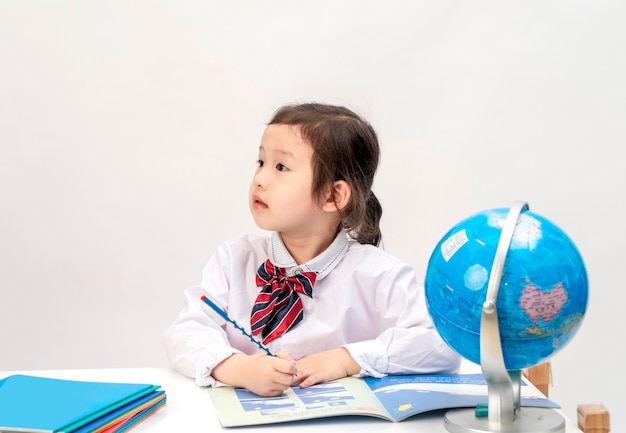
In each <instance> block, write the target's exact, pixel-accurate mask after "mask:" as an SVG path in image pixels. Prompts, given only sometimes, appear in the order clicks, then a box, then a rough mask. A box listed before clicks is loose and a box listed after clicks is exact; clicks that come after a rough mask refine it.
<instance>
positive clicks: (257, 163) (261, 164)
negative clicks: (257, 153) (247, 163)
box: [256, 159, 263, 167]
mask: <svg viewBox="0 0 626 433" xmlns="http://www.w3.org/2000/svg"><path fill="white" fill-rule="evenodd" d="M256 165H258V166H259V167H263V161H261V160H260V159H259V160H258V161H257V162H256Z"/></svg>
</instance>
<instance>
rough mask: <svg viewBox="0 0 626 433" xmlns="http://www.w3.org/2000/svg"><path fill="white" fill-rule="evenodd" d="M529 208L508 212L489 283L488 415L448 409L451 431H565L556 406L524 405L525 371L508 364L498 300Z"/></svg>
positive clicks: (519, 205) (483, 328) (485, 341)
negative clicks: (513, 245) (523, 215)
mask: <svg viewBox="0 0 626 433" xmlns="http://www.w3.org/2000/svg"><path fill="white" fill-rule="evenodd" d="M527 209H528V204H527V203H525V202H516V203H515V204H514V205H513V206H512V207H511V209H510V210H509V213H508V214H507V217H506V220H505V222H504V226H503V227H502V232H501V234H500V239H499V241H498V247H497V250H496V256H495V258H494V261H493V266H492V268H491V274H490V277H489V283H488V287H487V299H486V300H485V302H484V304H483V310H482V316H481V322H480V366H481V369H482V371H483V375H484V376H485V380H486V381H487V392H488V416H486V417H479V416H477V415H476V412H475V410H474V409H452V410H449V411H448V412H446V415H445V417H444V424H445V427H446V429H447V430H448V431H449V432H451V433H468V432H470V433H486V432H503V433H561V432H565V420H564V419H563V417H562V416H561V415H559V414H558V413H556V412H555V411H554V410H552V409H548V408H536V407H524V408H522V407H521V406H520V391H521V380H522V379H521V376H522V374H521V371H520V370H507V369H506V366H505V364H504V355H503V353H502V343H501V340H500V328H499V327H498V309H497V306H496V300H497V298H498V290H499V288H500V279H501V277H502V272H503V269H504V261H505V260H506V254H507V252H508V250H509V246H510V244H511V239H512V237H513V233H514V231H515V225H516V224H517V221H518V218H519V215H520V213H521V212H522V211H523V210H527Z"/></svg>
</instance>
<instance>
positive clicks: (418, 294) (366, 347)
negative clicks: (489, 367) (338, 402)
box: [344, 264, 461, 377]
mask: <svg viewBox="0 0 626 433" xmlns="http://www.w3.org/2000/svg"><path fill="white" fill-rule="evenodd" d="M375 296H376V305H377V309H378V313H379V316H380V318H381V328H380V334H379V335H378V336H377V337H376V338H375V339H372V340H366V341H361V342H355V343H351V344H346V345H344V347H345V348H346V349H347V350H348V351H349V352H350V354H351V355H352V357H353V359H354V360H355V361H356V362H357V363H358V364H359V366H360V367H361V371H360V373H359V376H372V377H382V376H385V375H388V374H429V373H455V372H457V371H458V369H459V367H460V364H461V358H460V356H459V355H458V354H457V353H456V352H454V351H453V350H452V349H451V348H450V347H449V346H448V345H447V344H446V343H445V342H444V341H443V339H442V338H441V337H440V336H439V334H438V332H437V330H436V329H435V327H434V325H433V323H432V320H431V319H430V315H429V314H428V310H427V306H426V300H425V297H424V290H423V288H422V287H420V286H419V285H418V284H417V280H416V276H415V272H414V270H413V268H412V267H410V266H409V265H405V264H400V265H398V266H396V267H395V268H394V269H393V270H392V271H390V272H387V273H386V274H385V276H384V278H382V279H381V280H380V282H379V283H378V287H377V288H376V292H375Z"/></svg>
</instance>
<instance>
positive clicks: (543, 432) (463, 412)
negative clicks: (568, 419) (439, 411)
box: [444, 407, 565, 433]
mask: <svg viewBox="0 0 626 433" xmlns="http://www.w3.org/2000/svg"><path fill="white" fill-rule="evenodd" d="M444 425H445V427H446V430H448V431H449V432H450V433H493V432H498V433H563V432H565V420H564V419H563V417H562V416H561V415H559V414H558V413H556V412H555V411H554V410H553V409H547V408H541V407H523V408H521V409H520V410H519V411H518V413H517V416H516V418H515V420H514V421H513V422H512V423H510V424H502V423H495V422H493V421H489V418H488V417H477V416H476V413H475V411H474V409H451V410H449V411H447V412H446V415H445V417H444Z"/></svg>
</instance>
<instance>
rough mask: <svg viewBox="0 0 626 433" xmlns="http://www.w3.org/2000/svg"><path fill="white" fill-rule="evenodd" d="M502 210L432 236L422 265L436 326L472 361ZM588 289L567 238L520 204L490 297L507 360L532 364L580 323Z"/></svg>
mask: <svg viewBox="0 0 626 433" xmlns="http://www.w3.org/2000/svg"><path fill="white" fill-rule="evenodd" d="M508 212H509V209H507V208H500V209H490V210H486V211H483V212H480V213H477V214H476V215H473V216H471V217H469V218H467V219H465V220H463V221H461V222H460V223H458V224H457V225H455V226H454V227H453V228H452V229H451V230H449V231H448V233H446V234H445V236H443V238H442V239H441V241H440V242H439V243H438V244H437V246H436V248H435V250H434V251H433V253H432V255H431V257H430V260H429V262H428V268H427V271H426V281H425V290H426V301H427V305H428V310H429V312H430V315H431V317H432V319H433V321H434V323H435V327H436V328H437V331H438V332H439V334H440V335H441V336H442V338H443V339H444V340H445V342H446V343H447V344H448V345H449V346H450V347H451V348H453V349H454V350H455V351H457V352H458V353H459V354H460V355H461V356H463V357H464V358H466V359H469V360H470V361H472V362H475V363H480V323H481V315H482V307H483V303H484V301H485V299H486V296H487V286H488V282H489V278H490V273H491V268H492V265H493V261H494V258H495V254H496V249H497V246H498V242H499V239H500V233H501V232H502V226H503V224H504V221H505V219H506V217H507V214H508ZM587 296H588V280H587V273H586V270H585V265H584V262H583V259H582V257H581V255H580V253H579V251H578V249H577V248H576V246H575V245H574V243H573V242H572V240H571V239H570V238H569V237H568V236H567V235H566V234H565V233H564V232H563V231H562V230H561V229H559V228H558V227H557V226H556V225H555V224H553V223H552V222H550V221H549V220H548V219H546V218H544V217H542V216H541V215H538V214H536V213H534V212H531V211H529V210H527V209H525V210H523V211H522V213H521V214H520V215H519V218H518V220H517V224H516V226H515V230H514V233H513V236H512V239H511V244H510V246H509V250H508V252H507V255H506V260H505V262H504V269H503V274H502V276H501V280H500V286H499V291H498V297H497V301H496V307H497V310H498V323H499V330H500V338H501V342H502V350H503V355H504V363H505V366H506V368H507V369H508V370H521V369H524V368H528V367H531V366H533V365H536V364H539V363H541V362H543V361H545V360H547V359H548V358H549V357H551V356H552V355H553V354H554V353H556V352H557V351H558V350H560V349H561V348H562V347H563V346H565V345H566V344H567V343H568V342H569V341H570V339H571V338H572V336H573V335H574V334H575V333H576V331H577V330H578V328H579V327H580V325H581V323H582V320H583V317H584V315H585V311H586V308H587Z"/></svg>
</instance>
